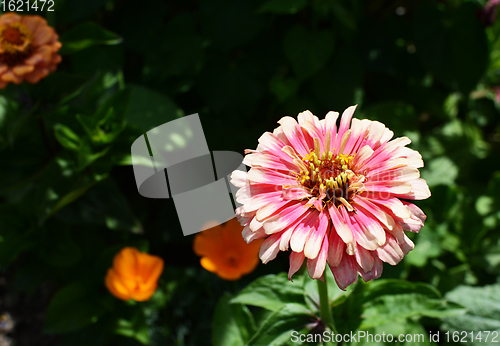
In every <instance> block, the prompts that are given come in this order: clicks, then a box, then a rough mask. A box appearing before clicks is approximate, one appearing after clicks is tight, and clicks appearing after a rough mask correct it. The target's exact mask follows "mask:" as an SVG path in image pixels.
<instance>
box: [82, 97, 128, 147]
mask: <svg viewBox="0 0 500 346" xmlns="http://www.w3.org/2000/svg"><path fill="white" fill-rule="evenodd" d="M129 101H130V90H129V89H124V90H120V91H118V92H116V93H115V94H114V95H113V96H111V97H110V98H109V99H107V100H106V101H105V102H104V103H103V104H102V105H101V106H100V107H99V108H98V110H97V112H96V113H95V114H94V115H92V116H85V115H80V114H78V115H77V116H76V117H77V119H78V121H79V122H80V124H82V126H83V128H84V129H85V130H86V131H87V133H88V135H89V137H90V140H91V141H92V143H94V144H96V145H102V144H109V143H111V142H113V141H114V140H115V138H116V137H118V135H119V134H120V132H122V131H123V129H124V128H125V125H126V117H127V112H128V106H129Z"/></svg>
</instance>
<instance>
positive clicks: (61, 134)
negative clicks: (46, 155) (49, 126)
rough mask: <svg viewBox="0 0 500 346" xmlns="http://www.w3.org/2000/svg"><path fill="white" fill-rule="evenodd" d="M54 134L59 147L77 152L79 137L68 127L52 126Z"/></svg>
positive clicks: (61, 125)
mask: <svg viewBox="0 0 500 346" xmlns="http://www.w3.org/2000/svg"><path fill="white" fill-rule="evenodd" d="M54 134H55V136H56V139H57V141H58V142H59V143H61V145H62V146H63V147H64V148H66V149H69V150H74V151H77V150H78V149H79V148H80V137H79V136H78V135H77V134H76V133H74V132H73V130H71V129H70V128H69V127H67V126H65V125H63V124H56V125H54Z"/></svg>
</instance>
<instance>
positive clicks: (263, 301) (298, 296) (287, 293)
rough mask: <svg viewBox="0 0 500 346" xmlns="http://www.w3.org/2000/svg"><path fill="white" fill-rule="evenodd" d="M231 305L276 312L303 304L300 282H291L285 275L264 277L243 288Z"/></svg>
mask: <svg viewBox="0 0 500 346" xmlns="http://www.w3.org/2000/svg"><path fill="white" fill-rule="evenodd" d="M231 302H232V303H240V304H246V305H252V306H259V307H261V308H264V309H267V310H271V311H277V310H278V309H280V308H282V307H283V306H284V305H287V304H289V303H297V304H304V303H305V302H304V291H303V287H302V282H300V279H299V280H295V281H294V282H291V281H289V280H288V277H287V275H286V274H285V273H280V274H278V275H274V274H271V275H266V276H262V277H260V278H258V279H257V280H255V281H254V282H252V283H251V284H250V285H248V286H247V287H245V288H244V289H243V290H242V291H241V292H240V293H239V294H238V295H237V296H236V297H235V298H233V299H232V301H231Z"/></svg>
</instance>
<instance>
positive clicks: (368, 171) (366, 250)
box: [231, 106, 430, 289]
mask: <svg viewBox="0 0 500 346" xmlns="http://www.w3.org/2000/svg"><path fill="white" fill-rule="evenodd" d="M355 109H356V107H355V106H352V107H349V108H348V109H347V110H345V112H344V113H343V114H342V118H341V121H340V126H339V127H337V118H338V115H339V113H337V112H329V113H328V114H327V115H326V118H325V119H323V120H319V119H318V118H317V117H316V116H314V115H313V114H312V113H311V112H309V111H305V112H302V113H300V114H299V116H298V120H299V122H298V123H297V121H296V120H295V119H293V118H291V117H284V118H282V119H281V120H280V121H278V123H279V124H280V125H281V126H279V127H278V128H276V129H275V130H274V132H273V133H269V132H266V133H264V134H263V135H262V136H261V137H260V139H259V145H258V146H257V150H246V151H245V152H246V154H248V155H246V156H245V159H244V161H243V163H245V164H246V165H247V166H250V167H251V169H250V170H249V171H248V172H243V171H235V172H233V174H232V177H231V178H232V179H231V182H232V183H233V184H234V185H235V186H237V187H239V188H240V189H239V190H238V193H237V194H236V199H237V201H238V202H239V203H241V204H242V205H243V206H242V207H240V208H238V209H237V210H236V215H237V217H238V219H239V221H240V223H241V224H242V225H244V226H245V228H244V229H243V237H244V239H245V240H246V241H247V242H248V243H249V242H251V241H252V240H254V239H259V238H267V239H266V240H265V241H264V242H263V243H262V246H261V248H260V254H259V256H260V258H261V260H262V262H264V263H267V262H269V261H270V260H272V259H274V258H275V257H276V255H277V254H278V252H279V251H280V250H281V251H286V250H288V249H289V248H290V249H291V254H290V270H289V273H288V277H289V278H290V279H291V278H292V275H293V274H294V273H295V272H297V270H298V269H299V268H300V267H301V265H302V263H303V261H304V258H307V269H308V272H309V275H310V276H311V278H313V279H321V280H323V274H324V271H325V268H326V264H328V266H329V267H330V269H331V270H332V272H333V275H334V277H335V280H336V281H337V284H338V286H339V287H340V288H341V289H345V288H346V287H347V286H349V285H350V284H352V283H353V282H355V281H356V280H357V279H358V273H359V274H360V275H361V277H362V278H363V279H364V280H365V281H369V280H371V279H375V278H378V277H380V275H381V273H382V262H386V263H389V264H391V265H395V264H397V263H398V262H400V261H401V260H402V259H403V257H404V255H405V254H407V253H408V252H409V251H410V250H412V249H413V247H414V244H413V242H412V241H411V240H410V239H409V238H408V237H407V236H406V234H405V233H404V231H411V232H418V231H419V230H420V229H421V228H422V226H423V225H424V221H425V219H426V216H425V214H424V213H423V212H422V210H420V209H419V208H418V207H417V206H415V205H414V204H411V203H409V202H406V201H403V200H401V198H404V199H409V200H418V199H425V198H428V197H429V196H430V191H429V187H428V186H427V183H426V182H425V180H423V179H420V178H419V177H420V172H419V170H418V168H419V167H423V165H424V164H423V161H422V156H421V155H420V154H419V153H418V152H417V151H415V150H412V149H409V148H406V147H405V146H406V145H407V144H409V143H410V142H411V141H410V139H409V138H407V137H402V138H396V139H393V140H390V139H391V138H392V136H393V134H394V133H393V132H392V131H390V130H389V129H387V128H386V127H385V125H384V124H382V123H380V122H377V121H370V120H366V119H363V120H358V119H355V118H354V119H352V122H351V118H352V115H353V113H354V110H355Z"/></svg>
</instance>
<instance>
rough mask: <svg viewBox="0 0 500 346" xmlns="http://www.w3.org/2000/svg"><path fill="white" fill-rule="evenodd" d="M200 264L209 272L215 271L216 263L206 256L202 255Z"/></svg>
mask: <svg viewBox="0 0 500 346" xmlns="http://www.w3.org/2000/svg"><path fill="white" fill-rule="evenodd" d="M200 264H201V266H202V267H203V268H205V269H206V270H208V271H209V272H212V273H215V272H216V271H217V265H216V264H215V263H214V262H213V261H212V260H211V259H210V258H208V257H202V258H201V260H200Z"/></svg>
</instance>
